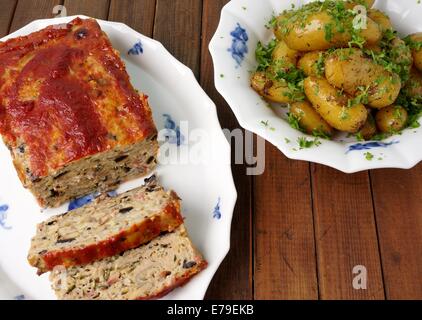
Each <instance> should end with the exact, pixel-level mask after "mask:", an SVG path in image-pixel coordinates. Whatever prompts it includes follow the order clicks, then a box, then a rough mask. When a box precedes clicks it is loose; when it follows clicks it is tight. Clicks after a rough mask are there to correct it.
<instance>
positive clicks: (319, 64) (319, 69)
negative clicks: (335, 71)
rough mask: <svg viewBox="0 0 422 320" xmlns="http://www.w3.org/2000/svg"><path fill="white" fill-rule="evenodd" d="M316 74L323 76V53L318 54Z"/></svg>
mask: <svg viewBox="0 0 422 320" xmlns="http://www.w3.org/2000/svg"><path fill="white" fill-rule="evenodd" d="M315 69H316V73H317V75H318V76H320V77H321V76H323V75H324V72H325V56H324V53H322V52H320V53H319V55H318V60H317V62H316V64H315Z"/></svg>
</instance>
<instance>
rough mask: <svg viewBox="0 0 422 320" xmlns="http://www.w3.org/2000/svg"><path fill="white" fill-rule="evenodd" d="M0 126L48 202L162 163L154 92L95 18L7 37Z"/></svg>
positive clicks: (0, 67)
mask: <svg viewBox="0 0 422 320" xmlns="http://www.w3.org/2000/svg"><path fill="white" fill-rule="evenodd" d="M0 134H1V135H2V137H3V140H4V142H5V144H6V145H7V147H8V148H9V150H10V152H11V155H12V158H13V163H14V165H15V167H16V170H17V173H18V176H19V178H20V179H21V181H22V183H23V185H24V186H25V187H27V188H29V189H30V190H31V191H32V193H33V194H34V195H35V197H36V198H37V200H38V202H39V204H40V205H41V206H50V207H55V206H58V205H60V204H62V203H63V202H65V201H67V200H69V199H72V198H77V197H79V196H82V195H85V194H88V193H91V192H93V191H108V190H112V189H115V188H116V186H117V185H118V184H119V183H120V182H122V181H125V180H128V179H132V178H135V177H138V176H142V175H145V174H147V173H148V172H150V171H151V170H152V169H153V168H154V167H155V165H156V155H157V152H158V143H157V139H156V137H157V130H156V127H155V125H154V123H153V120H152V116H151V110H150V107H149V105H148V100H147V96H146V95H144V94H142V93H138V92H137V91H136V90H135V89H134V88H133V87H132V85H131V83H130V81H129V76H128V74H127V72H126V69H125V65H124V64H123V62H122V60H121V59H120V57H119V54H118V52H117V51H115V50H114V49H113V47H112V45H111V43H110V40H109V39H108V37H107V36H106V34H105V33H104V32H102V30H101V28H100V26H99V25H98V23H97V22H96V21H95V20H93V19H84V20H82V19H79V18H77V19H75V20H73V21H71V22H70V23H68V24H66V25H59V26H50V27H47V28H45V29H43V30H41V31H38V32H34V33H32V34H30V35H28V36H23V37H18V38H14V39H10V40H8V41H6V42H2V43H0Z"/></svg>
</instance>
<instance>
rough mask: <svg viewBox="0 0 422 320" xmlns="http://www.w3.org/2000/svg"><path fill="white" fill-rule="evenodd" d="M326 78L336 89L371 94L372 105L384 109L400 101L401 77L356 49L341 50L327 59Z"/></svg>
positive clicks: (369, 102)
mask: <svg viewBox="0 0 422 320" xmlns="http://www.w3.org/2000/svg"><path fill="white" fill-rule="evenodd" d="M325 76H326V78H327V80H328V82H329V83H330V84H331V85H333V86H334V87H336V88H339V89H343V90H344V91H345V92H347V93H348V94H350V95H352V96H356V95H358V94H362V92H366V93H367V99H368V105H369V106H371V107H373V108H377V109H379V108H383V107H386V106H389V105H391V104H393V103H394V101H396V99H397V97H398V95H399V93H400V89H401V80H400V77H399V76H398V75H397V74H395V73H391V72H388V71H387V70H385V69H384V68H383V67H382V66H380V65H377V64H375V63H374V62H373V61H372V60H371V59H369V58H366V57H365V56H364V55H363V52H362V50H360V49H355V48H348V49H337V50H335V51H334V52H332V53H330V54H329V55H327V57H326V58H325Z"/></svg>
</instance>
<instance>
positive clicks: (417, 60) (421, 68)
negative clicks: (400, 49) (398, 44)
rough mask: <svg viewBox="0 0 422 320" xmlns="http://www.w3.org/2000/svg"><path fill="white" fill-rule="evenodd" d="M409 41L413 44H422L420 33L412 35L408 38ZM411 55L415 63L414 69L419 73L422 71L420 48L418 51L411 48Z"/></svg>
mask: <svg viewBox="0 0 422 320" xmlns="http://www.w3.org/2000/svg"><path fill="white" fill-rule="evenodd" d="M410 39H411V40H412V41H413V42H422V32H419V33H415V34H412V35H411V36H410ZM412 55H413V61H414V63H415V67H416V68H417V69H418V70H419V71H422V46H421V48H420V49H419V50H417V49H416V48H413V49H412Z"/></svg>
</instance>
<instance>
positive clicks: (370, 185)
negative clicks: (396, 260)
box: [367, 171, 388, 299]
mask: <svg viewBox="0 0 422 320" xmlns="http://www.w3.org/2000/svg"><path fill="white" fill-rule="evenodd" d="M367 173H368V179H369V188H370V190H371V199H372V210H373V212H374V221H375V232H376V233H377V244H378V253H379V259H380V263H381V277H382V283H383V284H384V286H383V287H384V299H387V298H388V296H387V290H386V287H385V276H384V264H383V261H382V254H381V244H380V234H379V230H378V222H377V214H376V208H375V200H374V190H373V186H372V177H371V172H370V171H367Z"/></svg>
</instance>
